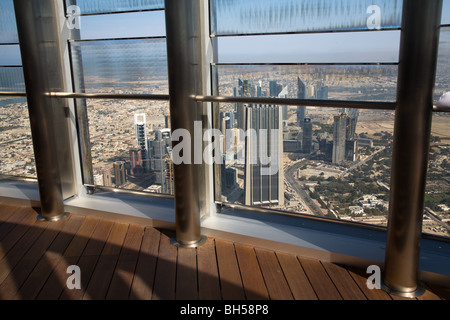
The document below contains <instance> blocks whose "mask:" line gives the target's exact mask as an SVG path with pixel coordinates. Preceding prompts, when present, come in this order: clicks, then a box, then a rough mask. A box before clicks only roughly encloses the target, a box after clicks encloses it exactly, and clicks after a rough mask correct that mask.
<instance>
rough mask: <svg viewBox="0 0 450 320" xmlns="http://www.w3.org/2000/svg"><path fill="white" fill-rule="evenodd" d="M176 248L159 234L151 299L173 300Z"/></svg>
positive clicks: (168, 239) (163, 235)
mask: <svg viewBox="0 0 450 320" xmlns="http://www.w3.org/2000/svg"><path fill="white" fill-rule="evenodd" d="M176 271H177V248H176V247H175V246H174V245H172V244H171V243H170V238H169V237H168V236H166V235H165V234H161V241H160V245H159V255H158V262H157V264H156V275H155V285H154V288H153V295H152V300H175V281H176Z"/></svg>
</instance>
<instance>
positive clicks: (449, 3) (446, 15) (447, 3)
mask: <svg viewBox="0 0 450 320" xmlns="http://www.w3.org/2000/svg"><path fill="white" fill-rule="evenodd" d="M442 24H450V0H444V7H443V8H442Z"/></svg>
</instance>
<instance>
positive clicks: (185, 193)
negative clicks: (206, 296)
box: [165, 0, 210, 247]
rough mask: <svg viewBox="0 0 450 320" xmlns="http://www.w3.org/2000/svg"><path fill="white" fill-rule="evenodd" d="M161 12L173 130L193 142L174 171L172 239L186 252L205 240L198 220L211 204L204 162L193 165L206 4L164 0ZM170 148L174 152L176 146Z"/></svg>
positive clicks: (202, 116)
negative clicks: (185, 159) (182, 132)
mask: <svg viewBox="0 0 450 320" xmlns="http://www.w3.org/2000/svg"><path fill="white" fill-rule="evenodd" d="M165 10H166V35H167V58H168V68H169V94H170V116H171V129H172V131H175V130H177V129H184V130H187V131H188V132H189V133H190V135H191V137H192V139H191V150H190V154H191V155H192V156H191V162H190V163H182V164H178V165H174V180H175V182H174V186H175V192H174V193H175V218H176V238H175V239H173V243H174V244H175V245H178V246H182V247H189V246H197V245H200V244H201V243H202V242H203V241H204V239H205V238H204V237H202V235H201V230H200V218H201V217H202V216H204V215H205V214H207V211H208V210H209V203H208V202H209V201H210V199H209V198H208V197H209V196H208V194H209V190H208V189H209V187H210V186H209V185H208V181H207V170H206V166H205V163H204V161H203V159H202V161H201V164H200V163H199V162H198V161H195V159H194V158H197V160H198V157H202V156H203V155H202V154H198V146H197V148H196V147H195V144H196V141H195V140H196V139H195V136H194V133H195V132H196V127H195V122H196V121H197V122H198V121H202V125H203V126H205V125H206V123H205V112H204V111H205V110H204V105H203V103H199V102H197V101H196V100H195V96H196V95H197V94H199V93H200V92H205V90H206V88H205V80H206V79H205V66H206V65H207V64H206V61H205V59H206V54H204V41H205V37H206V36H209V34H206V32H205V15H206V14H207V12H205V0H166V1H165ZM197 131H198V129H197ZM201 133H202V132H201ZM173 143H174V147H175V145H176V144H177V143H176V142H173ZM197 143H198V141H197ZM201 143H202V144H203V142H201ZM202 150H203V148H202Z"/></svg>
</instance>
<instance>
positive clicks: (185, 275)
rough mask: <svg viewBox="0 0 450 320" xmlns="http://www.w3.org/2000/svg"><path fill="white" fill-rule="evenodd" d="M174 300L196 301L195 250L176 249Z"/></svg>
mask: <svg viewBox="0 0 450 320" xmlns="http://www.w3.org/2000/svg"><path fill="white" fill-rule="evenodd" d="M175 299H176V300H198V290H197V249H195V248H178V259H177V280H176V289H175Z"/></svg>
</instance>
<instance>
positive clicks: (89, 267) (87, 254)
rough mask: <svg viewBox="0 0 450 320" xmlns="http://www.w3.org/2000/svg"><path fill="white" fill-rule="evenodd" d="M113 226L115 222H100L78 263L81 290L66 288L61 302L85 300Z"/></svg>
mask: <svg viewBox="0 0 450 320" xmlns="http://www.w3.org/2000/svg"><path fill="white" fill-rule="evenodd" d="M113 226H114V222H112V221H108V220H100V221H99V222H98V224H97V226H96V227H95V230H94V232H93V233H92V237H91V239H89V242H88V243H87V245H86V248H85V250H84V251H83V254H82V256H81V257H80V259H79V260H78V262H77V263H76V265H78V267H80V270H81V289H79V290H78V289H74V290H70V289H68V288H67V287H66V286H65V287H64V289H63V292H62V293H61V296H60V299H61V300H80V299H82V298H83V296H84V294H85V292H86V288H87V287H88V285H89V281H90V279H91V276H92V273H93V271H94V269H95V266H96V264H97V261H98V259H99V257H100V255H101V252H102V250H103V248H104V246H105V243H106V241H107V239H108V237H109V235H110V233H111V230H112V227H113Z"/></svg>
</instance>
